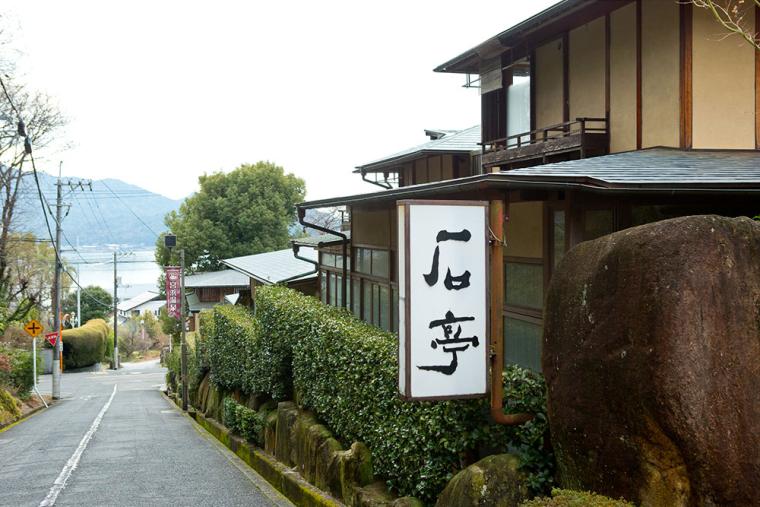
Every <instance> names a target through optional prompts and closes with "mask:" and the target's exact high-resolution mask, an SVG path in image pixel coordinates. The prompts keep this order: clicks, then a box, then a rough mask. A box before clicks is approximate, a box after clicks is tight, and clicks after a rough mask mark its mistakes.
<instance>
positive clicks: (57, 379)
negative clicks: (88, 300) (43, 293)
mask: <svg viewBox="0 0 760 507" xmlns="http://www.w3.org/2000/svg"><path fill="white" fill-rule="evenodd" d="M55 186H56V200H55V277H54V278H53V286H54V296H53V315H54V317H53V327H54V328H55V331H56V332H57V333H58V337H57V338H56V339H55V356H54V357H53V399H54V400H59V399H61V367H62V366H63V365H62V362H63V343H62V342H61V270H62V269H63V266H62V265H61V208H62V207H63V203H62V202H61V166H60V165H59V166H58V181H57V182H56V184H55Z"/></svg>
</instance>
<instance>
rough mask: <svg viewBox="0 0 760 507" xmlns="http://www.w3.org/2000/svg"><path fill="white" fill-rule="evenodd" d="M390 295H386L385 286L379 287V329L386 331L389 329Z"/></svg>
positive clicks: (386, 288) (386, 289)
mask: <svg viewBox="0 0 760 507" xmlns="http://www.w3.org/2000/svg"><path fill="white" fill-rule="evenodd" d="M390 303H391V301H390V294H389V293H388V287H386V286H385V285H381V286H380V327H381V328H383V329H384V330H386V331H390V329H391V318H390V317H391V309H390Z"/></svg>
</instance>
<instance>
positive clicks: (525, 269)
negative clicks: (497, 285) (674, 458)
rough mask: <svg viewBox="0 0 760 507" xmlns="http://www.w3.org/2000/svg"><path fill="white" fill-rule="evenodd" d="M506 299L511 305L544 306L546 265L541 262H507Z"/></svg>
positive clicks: (505, 271)
mask: <svg viewBox="0 0 760 507" xmlns="http://www.w3.org/2000/svg"><path fill="white" fill-rule="evenodd" d="M506 267H507V269H505V270H504V275H505V277H506V283H505V284H504V289H505V301H506V303H507V305H509V306H520V307H523V308H535V309H537V310H540V309H541V308H543V306H544V267H543V265H541V264H527V263H521V262H511V261H510V262H507V266H506Z"/></svg>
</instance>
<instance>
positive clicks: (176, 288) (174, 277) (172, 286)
mask: <svg viewBox="0 0 760 507" xmlns="http://www.w3.org/2000/svg"><path fill="white" fill-rule="evenodd" d="M181 304H182V301H180V268H179V266H166V312H167V314H168V315H169V317H174V318H175V319H179V318H181V316H182V311H181V308H182V307H181V306H180V305H181Z"/></svg>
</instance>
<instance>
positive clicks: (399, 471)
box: [207, 287, 553, 502]
mask: <svg viewBox="0 0 760 507" xmlns="http://www.w3.org/2000/svg"><path fill="white" fill-rule="evenodd" d="M256 302H257V314H256V318H254V317H253V316H252V315H251V314H250V313H248V312H247V311H245V310H243V309H241V308H238V307H217V308H216V309H215V310H214V328H213V332H212V333H211V335H210V336H208V337H207V343H208V358H209V364H210V366H211V373H212V380H213V381H214V382H215V383H216V384H217V385H218V386H219V387H221V388H223V389H226V390H240V391H242V392H243V393H246V394H254V393H255V394H261V393H264V394H269V395H270V396H271V397H272V398H274V399H276V400H279V399H286V398H289V397H291V396H292V394H293V390H295V392H296V393H297V396H295V398H296V399H297V401H298V402H299V404H300V405H301V406H304V407H306V408H309V409H311V410H313V411H314V412H315V413H316V414H317V416H318V417H319V418H320V419H321V420H322V421H323V422H324V423H325V424H326V425H327V426H328V427H329V428H330V430H331V431H332V432H333V434H335V435H336V436H337V437H338V438H339V439H341V440H343V441H344V442H347V443H350V442H353V441H360V442H363V443H365V444H366V445H367V446H368V447H369V449H370V450H371V452H372V457H373V466H374V470H375V473H376V474H378V475H379V476H382V477H384V478H386V479H387V481H388V484H389V486H390V487H392V488H393V489H395V490H397V491H398V492H399V493H401V494H403V495H413V496H416V497H418V498H420V499H423V500H425V501H427V502H431V501H434V499H435V498H436V496H437V494H438V493H439V492H440V491H441V490H442V489H443V488H444V486H445V485H446V483H447V482H448V480H449V479H450V478H451V477H452V476H453V475H454V474H455V473H456V472H457V471H458V470H460V469H462V468H463V467H465V466H467V465H468V464H470V463H471V462H473V461H475V459H476V458H477V455H478V453H479V452H481V451H482V450H484V449H485V450H489V451H492V452H504V451H506V450H507V449H511V450H513V452H517V453H518V454H519V455H520V456H521V458H522V462H523V465H524V468H525V470H526V472H527V473H528V475H529V477H530V481H531V486H532V488H533V489H534V491H536V492H540V491H542V490H544V491H545V490H547V489H548V486H550V484H551V477H552V470H553V468H552V467H553V459H552V457H551V455H550V454H549V453H548V452H547V451H546V450H544V448H543V435H544V433H545V430H546V417H545V407H544V390H545V387H544V384H543V380H542V379H541V378H540V377H539V376H536V375H533V374H531V373H530V372H526V371H525V370H520V369H517V368H511V369H509V370H508V371H507V374H506V375H505V378H504V380H505V384H506V392H507V393H512V394H514V395H517V396H519V399H520V401H519V402H518V403H512V404H510V405H509V406H508V407H507V409H508V411H511V412H519V411H530V412H533V413H538V414H539V415H538V417H537V418H536V420H535V421H532V422H530V423H528V424H526V425H524V426H521V427H518V428H511V427H504V426H498V425H493V424H490V423H489V420H488V413H489V410H488V403H487V401H486V400H474V401H473V400H471V401H447V402H415V403H410V402H405V401H402V400H401V399H400V398H399V396H398V393H397V368H398V366H397V357H396V350H397V338H396V337H395V336H394V335H392V334H390V333H386V332H383V331H382V330H380V329H378V328H375V327H373V326H370V325H368V324H365V323H363V322H361V321H359V320H357V319H356V318H354V317H353V316H352V315H350V314H349V313H347V312H345V311H344V310H340V309H336V308H332V307H328V306H325V305H323V304H322V303H320V302H319V301H318V300H316V299H314V298H312V297H309V296H305V295H303V294H300V293H298V292H295V291H292V290H289V289H285V288H282V287H266V288H260V289H259V290H258V291H257V297H256Z"/></svg>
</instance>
